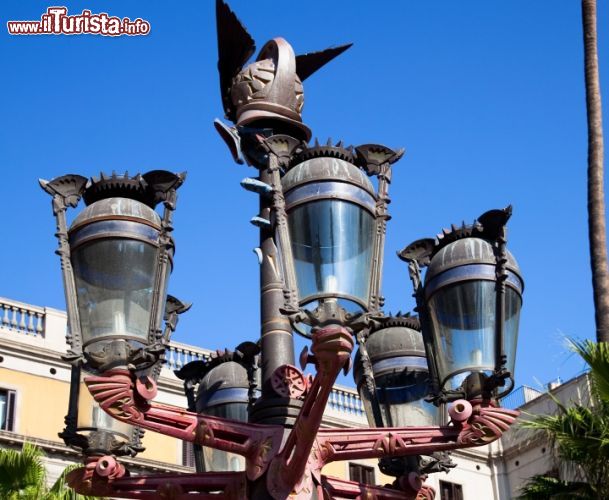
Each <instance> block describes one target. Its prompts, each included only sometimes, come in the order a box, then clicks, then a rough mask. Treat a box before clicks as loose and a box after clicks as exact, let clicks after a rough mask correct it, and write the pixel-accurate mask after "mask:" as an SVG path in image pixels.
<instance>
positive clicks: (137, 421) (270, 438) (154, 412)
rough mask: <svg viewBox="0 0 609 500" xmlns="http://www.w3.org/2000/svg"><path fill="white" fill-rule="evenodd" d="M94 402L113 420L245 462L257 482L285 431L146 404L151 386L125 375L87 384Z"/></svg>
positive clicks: (95, 379)
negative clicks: (213, 450) (231, 454)
mask: <svg viewBox="0 0 609 500" xmlns="http://www.w3.org/2000/svg"><path fill="white" fill-rule="evenodd" d="M85 384H86V385H87V387H88V388H89V391H90V392H91V394H92V396H93V398H94V399H95V400H96V401H97V402H98V403H99V405H100V407H101V408H102V409H103V410H104V411H106V412H107V413H109V414H110V415H111V416H112V417H114V418H116V419H118V420H121V421H123V422H127V423H129V424H131V425H135V426H139V427H141V428H143V429H147V430H151V431H153V432H158V433H160V434H164V435H166V436H172V437H175V438H178V439H181V440H183V441H190V442H193V443H196V444H200V445H202V446H209V447H211V448H215V449H217V450H222V451H228V452H231V453H235V454H238V455H242V456H244V457H246V459H247V475H248V478H249V479H251V480H255V479H257V478H258V477H260V476H261V475H262V474H263V473H264V471H265V470H266V467H267V466H268V462H269V461H270V460H271V459H272V458H273V457H274V456H275V455H276V454H277V452H278V451H279V446H280V445H281V437H282V432H283V429H282V428H281V427H279V426H271V425H257V424H250V423H247V422H237V421H234V420H227V419H223V418H219V417H212V416H204V415H199V414H196V413H192V412H189V411H187V410H184V409H182V408H177V407H175V406H170V405H164V404H160V403H154V402H149V401H148V400H149V399H152V398H153V397H154V396H155V395H156V384H155V383H154V382H153V381H152V380H149V379H148V380H144V381H142V380H135V379H134V377H133V375H132V374H131V373H130V372H129V371H126V370H114V371H110V372H107V373H105V374H103V375H102V376H91V377H86V378H85Z"/></svg>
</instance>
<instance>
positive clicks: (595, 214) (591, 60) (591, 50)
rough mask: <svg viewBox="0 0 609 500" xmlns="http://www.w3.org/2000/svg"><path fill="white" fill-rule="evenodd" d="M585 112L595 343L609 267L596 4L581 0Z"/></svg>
mask: <svg viewBox="0 0 609 500" xmlns="http://www.w3.org/2000/svg"><path fill="white" fill-rule="evenodd" d="M582 19H583V24H584V66H585V74H586V112H587V116H588V238H589V241H590V265H591V268H592V289H593V293H594V315H595V320H596V339H597V341H598V342H609V267H608V265H607V236H606V229H605V194H604V182H603V156H604V154H603V121H602V116H601V92H600V84H599V76H598V51H597V41H596V40H597V36H596V0H582Z"/></svg>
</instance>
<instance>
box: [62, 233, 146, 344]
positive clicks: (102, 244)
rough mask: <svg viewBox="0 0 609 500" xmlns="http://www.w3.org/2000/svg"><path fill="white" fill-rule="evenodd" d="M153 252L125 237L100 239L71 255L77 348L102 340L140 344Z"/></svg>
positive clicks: (144, 245)
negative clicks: (79, 339)
mask: <svg viewBox="0 0 609 500" xmlns="http://www.w3.org/2000/svg"><path fill="white" fill-rule="evenodd" d="M157 252H158V250H157V248H156V247H154V246H153V245H149V244H147V243H144V242H141V241H137V240H130V239H100V240H96V241H93V242H91V243H88V244H84V245H82V246H80V247H77V248H76V249H75V250H74V251H73V253H72V266H73V267H74V277H75V280H76V290H77V295H78V310H79V314H80V323H81V329H82V336H83V344H85V345H86V344H87V343H89V342H91V341H95V340H99V339H100V338H105V337H118V338H136V339H141V342H142V343H146V341H147V338H148V330H149V323H150V309H151V306H152V297H153V292H154V283H155V277H156V268H157Z"/></svg>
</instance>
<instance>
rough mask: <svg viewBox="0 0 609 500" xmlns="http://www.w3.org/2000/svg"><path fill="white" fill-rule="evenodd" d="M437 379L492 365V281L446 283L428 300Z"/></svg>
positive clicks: (487, 369) (488, 368) (493, 363)
mask: <svg viewBox="0 0 609 500" xmlns="http://www.w3.org/2000/svg"><path fill="white" fill-rule="evenodd" d="M429 311H430V316H431V322H432V326H433V335H434V344H435V347H436V350H437V355H436V360H437V364H438V371H439V375H440V379H441V380H444V379H446V378H447V377H449V376H451V375H453V374H456V373H461V374H462V376H466V375H467V373H465V372H469V371H492V370H493V369H494V368H495V282H494V281H482V280H478V281H466V282H461V283H458V284H456V285H452V286H447V287H445V288H442V289H440V290H439V291H438V292H436V293H435V294H434V295H433V296H432V297H431V299H430V301H429Z"/></svg>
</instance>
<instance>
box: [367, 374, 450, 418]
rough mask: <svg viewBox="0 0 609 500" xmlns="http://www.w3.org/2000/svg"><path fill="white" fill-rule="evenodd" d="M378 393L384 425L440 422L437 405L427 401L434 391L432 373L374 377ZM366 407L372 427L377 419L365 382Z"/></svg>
mask: <svg viewBox="0 0 609 500" xmlns="http://www.w3.org/2000/svg"><path fill="white" fill-rule="evenodd" d="M375 384H376V397H377V402H378V404H379V407H380V410H381V418H382V419H383V422H382V426H383V427H408V426H425V425H438V420H439V419H438V408H437V407H436V406H434V404H433V403H428V402H427V401H425V397H426V396H428V395H429V394H430V392H431V390H430V385H429V384H430V380H429V373H427V372H404V373H402V374H401V375H398V376H391V377H380V378H375ZM359 394H360V398H361V400H362V403H363V405H364V411H365V412H366V417H367V419H368V423H369V425H370V426H371V427H376V426H378V425H379V424H378V422H375V421H374V412H373V409H372V405H373V402H372V401H370V398H369V395H368V391H367V390H366V389H365V387H364V384H362V385H360V387H359Z"/></svg>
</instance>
